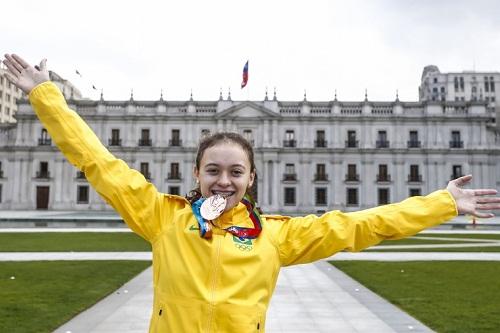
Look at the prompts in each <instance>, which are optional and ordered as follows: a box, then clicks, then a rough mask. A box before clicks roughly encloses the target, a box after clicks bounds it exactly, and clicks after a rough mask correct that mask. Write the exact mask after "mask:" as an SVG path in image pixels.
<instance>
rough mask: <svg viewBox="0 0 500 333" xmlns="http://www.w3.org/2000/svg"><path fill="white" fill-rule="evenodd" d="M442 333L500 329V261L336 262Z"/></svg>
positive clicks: (363, 282)
mask: <svg viewBox="0 0 500 333" xmlns="http://www.w3.org/2000/svg"><path fill="white" fill-rule="evenodd" d="M331 263H332V264H333V265H334V266H335V267H337V268H339V269H341V270H342V271H344V272H345V273H347V274H348V275H349V276H351V277H352V278H354V279H356V280H357V281H359V282H360V283H362V284H363V285H365V286H366V287H368V288H369V289H371V290H372V291H374V292H376V293H377V294H379V295H381V296H382V297H384V298H385V299H387V300H389V301H390V302H391V303H393V304H395V305H397V306H399V307H400V308H402V309H403V310H405V311H406V312H408V313H409V314H410V315H412V316H414V317H415V318H417V319H418V320H420V321H422V322H423V323H425V324H426V325H428V326H429V327H431V328H432V329H434V330H436V331H438V332H446V333H459V332H460V333H461V332H475V333H482V332H499V331H500V279H498V278H496V277H498V276H500V263H499V262H470V261H460V262H447V261H432V262H428V261H426V262H422V261H420V262H419V261H412V262H378V261H377V262H374V261H339V262H337V261H335V262H331Z"/></svg>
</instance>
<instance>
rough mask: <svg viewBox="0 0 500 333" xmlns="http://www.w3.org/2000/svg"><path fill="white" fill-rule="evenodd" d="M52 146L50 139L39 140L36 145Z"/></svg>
mask: <svg viewBox="0 0 500 333" xmlns="http://www.w3.org/2000/svg"><path fill="white" fill-rule="evenodd" d="M51 144H52V139H48V138H39V139H38V145H39V146H50V145H51Z"/></svg>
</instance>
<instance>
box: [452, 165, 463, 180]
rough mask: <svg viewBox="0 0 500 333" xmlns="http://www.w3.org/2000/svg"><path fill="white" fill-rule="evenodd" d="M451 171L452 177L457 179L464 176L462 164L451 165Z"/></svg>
mask: <svg viewBox="0 0 500 333" xmlns="http://www.w3.org/2000/svg"><path fill="white" fill-rule="evenodd" d="M451 171H452V175H451V179H457V178H460V177H462V176H463V174H462V166H461V165H453V166H452V167H451Z"/></svg>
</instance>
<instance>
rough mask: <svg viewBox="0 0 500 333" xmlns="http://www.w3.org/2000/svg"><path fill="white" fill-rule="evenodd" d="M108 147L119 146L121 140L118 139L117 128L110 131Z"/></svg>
mask: <svg viewBox="0 0 500 333" xmlns="http://www.w3.org/2000/svg"><path fill="white" fill-rule="evenodd" d="M109 145H110V146H121V145H122V140H121V139H120V130H119V129H117V128H113V129H111V139H109Z"/></svg>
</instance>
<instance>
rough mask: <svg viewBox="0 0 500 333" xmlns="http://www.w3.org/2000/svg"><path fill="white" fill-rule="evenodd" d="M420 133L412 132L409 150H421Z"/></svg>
mask: <svg viewBox="0 0 500 333" xmlns="http://www.w3.org/2000/svg"><path fill="white" fill-rule="evenodd" d="M419 147H420V141H418V131H410V140H408V148H419Z"/></svg>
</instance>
